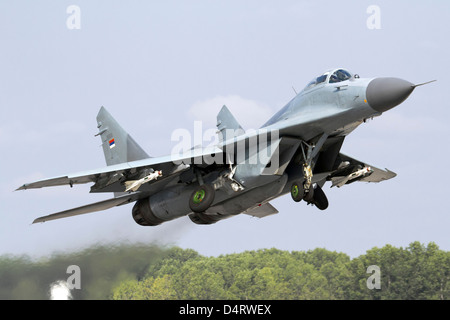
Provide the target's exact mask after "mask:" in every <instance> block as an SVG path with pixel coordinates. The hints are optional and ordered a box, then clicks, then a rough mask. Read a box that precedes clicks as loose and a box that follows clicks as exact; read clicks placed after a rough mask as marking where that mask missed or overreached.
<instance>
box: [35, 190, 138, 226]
mask: <svg viewBox="0 0 450 320" xmlns="http://www.w3.org/2000/svg"><path fill="white" fill-rule="evenodd" d="M137 199H138V197H137V196H136V194H129V195H124V196H121V197H117V198H112V199H108V200H104V201H100V202H95V203H91V204H88V205H85V206H82V207H78V208H74V209H69V210H65V211H61V212H58V213H54V214H50V215H48V216H44V217H40V218H37V219H35V220H34V221H33V223H39V222H46V221H50V220H56V219H62V218H67V217H72V216H76V215H80V214H85V213H91V212H97V211H102V210H106V209H110V208H113V207H117V206H120V205H123V204H127V203H129V202H132V201H136V200H137Z"/></svg>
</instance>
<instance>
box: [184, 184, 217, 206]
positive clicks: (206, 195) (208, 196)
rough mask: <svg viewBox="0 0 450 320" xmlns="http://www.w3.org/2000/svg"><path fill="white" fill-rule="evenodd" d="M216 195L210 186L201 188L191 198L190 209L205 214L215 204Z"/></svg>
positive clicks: (206, 185) (204, 185)
mask: <svg viewBox="0 0 450 320" xmlns="http://www.w3.org/2000/svg"><path fill="white" fill-rule="evenodd" d="M215 193H216V192H215V190H214V188H213V187H212V186H210V185H208V184H203V185H201V186H199V187H198V188H197V189H196V190H194V192H192V194H191V196H190V198H189V208H190V209H191V210H192V211H193V212H197V213H201V212H204V211H205V210H206V209H208V208H209V207H210V206H211V204H212V203H213V201H214V196H215Z"/></svg>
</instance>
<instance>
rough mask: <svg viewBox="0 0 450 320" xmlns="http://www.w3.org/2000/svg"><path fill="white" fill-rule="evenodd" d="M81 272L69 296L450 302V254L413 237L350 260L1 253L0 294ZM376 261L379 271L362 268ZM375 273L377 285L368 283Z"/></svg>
mask: <svg viewBox="0 0 450 320" xmlns="http://www.w3.org/2000/svg"><path fill="white" fill-rule="evenodd" d="M71 265H76V266H78V267H79V268H78V269H79V270H81V274H80V279H81V289H73V290H71V296H72V298H73V299H120V300H133V299H136V300H164V299H169V300H171V299H188V300H196V299H208V300H211V299H221V300H222V299H223V300H226V299H234V300H255V299H257V300H264V299H273V300H281V299H282V300H289V299H309V300H317V299H321V300H360V299H402V300H408V299H433V300H449V299H450V252H448V251H444V250H441V249H439V247H438V246H437V245H436V244H435V243H433V242H431V243H429V244H427V245H425V244H421V243H419V242H413V243H411V244H410V245H409V246H408V247H406V248H402V247H400V248H397V247H394V246H391V245H385V246H384V247H382V248H377V247H375V248H372V249H370V250H368V251H367V252H366V253H365V254H363V255H361V256H359V257H356V258H353V259H351V258H350V257H349V256H348V255H347V254H345V253H340V252H335V251H329V250H326V249H323V248H317V249H314V250H309V251H285V250H279V249H261V250H253V251H245V252H242V253H234V254H226V255H220V256H217V257H207V256H203V255H200V254H199V253H198V252H196V251H195V250H192V249H181V248H178V247H162V246H156V245H148V244H119V245H113V246H105V245H97V246H93V247H90V248H86V249H83V250H80V251H78V252H72V253H55V254H53V255H51V256H50V257H41V258H38V259H32V258H30V257H28V256H11V255H2V256H0V299H1V300H5V299H49V297H50V295H49V291H50V287H51V285H52V283H54V282H55V281H58V280H65V279H68V278H69V276H70V274H68V273H67V267H68V266H71ZM370 266H376V267H377V268H378V270H379V273H378V274H376V273H371V272H369V273H368V267H370ZM374 277H378V279H375V280H378V281H379V289H377V288H373V289H370V288H369V287H371V286H370V285H368V284H370V283H372V282H371V281H372V280H371V279H372V278H374Z"/></svg>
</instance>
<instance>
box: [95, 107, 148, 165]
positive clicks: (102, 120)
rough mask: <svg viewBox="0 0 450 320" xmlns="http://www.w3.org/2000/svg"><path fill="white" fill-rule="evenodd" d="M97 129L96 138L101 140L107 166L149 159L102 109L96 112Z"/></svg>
mask: <svg viewBox="0 0 450 320" xmlns="http://www.w3.org/2000/svg"><path fill="white" fill-rule="evenodd" d="M97 128H98V130H99V132H98V133H97V134H96V136H98V135H99V136H100V137H101V139H102V147H103V153H104V155H105V160H106V164H107V165H108V166H111V165H114V164H119V163H124V162H130V161H136V160H142V159H147V158H149V155H148V154H147V153H146V152H145V151H144V150H143V149H142V148H141V147H140V146H139V145H138V144H137V143H136V141H134V139H133V138H132V137H131V136H130V135H129V134H128V133H127V132H126V131H125V130H124V129H123V128H122V127H121V126H120V125H119V123H118V122H117V121H116V120H115V119H114V118H113V117H112V116H111V114H110V113H109V112H108V111H107V110H106V109H105V108H104V107H101V108H100V111H99V112H98V115H97Z"/></svg>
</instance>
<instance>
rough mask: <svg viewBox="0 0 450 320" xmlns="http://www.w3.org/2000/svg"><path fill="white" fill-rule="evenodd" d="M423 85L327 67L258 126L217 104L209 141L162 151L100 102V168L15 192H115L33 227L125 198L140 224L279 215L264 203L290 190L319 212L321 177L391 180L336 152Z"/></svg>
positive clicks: (323, 204)
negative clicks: (147, 147) (142, 141)
mask: <svg viewBox="0 0 450 320" xmlns="http://www.w3.org/2000/svg"><path fill="white" fill-rule="evenodd" d="M423 84H425V83H423ZM423 84H417V85H415V84H412V83H410V82H409V81H406V80H402V79H399V78H392V77H383V78H360V77H359V76H358V75H357V74H352V73H351V72H349V71H348V70H346V69H343V68H337V69H333V70H329V71H326V72H324V73H323V74H320V75H319V76H317V77H314V78H313V80H312V81H311V82H309V83H308V84H307V86H306V87H305V88H304V89H303V90H302V91H301V92H300V93H298V94H296V95H295V97H294V98H293V99H292V100H291V101H289V102H288V103H287V104H286V105H285V106H284V107H283V108H282V109H281V110H280V111H278V112H277V113H276V114H275V115H273V116H272V117H271V118H270V119H269V120H268V121H267V122H266V123H265V124H264V125H263V126H262V127H261V128H259V129H258V130H247V131H244V130H243V128H242V127H241V125H240V124H239V123H238V121H237V120H236V119H235V117H234V116H233V115H232V114H231V112H230V111H229V110H228V108H227V107H226V106H223V107H222V109H221V110H220V112H219V114H218V115H217V129H218V131H217V137H218V139H217V140H216V143H215V144H213V145H211V146H208V147H202V148H192V149H189V150H182V152H178V153H172V154H171V155H168V156H163V157H150V156H149V155H148V154H147V153H146V152H145V151H144V150H143V149H142V148H141V147H140V146H139V145H138V144H137V143H136V142H135V140H134V139H133V138H132V137H131V136H130V135H129V134H128V133H127V132H126V131H125V130H124V129H123V128H122V127H121V126H120V125H119V124H118V123H117V121H116V120H115V119H114V118H113V117H112V116H111V115H110V113H109V112H108V111H107V110H106V109H105V108H104V107H101V108H100V111H99V113H98V115H97V128H98V133H97V134H96V136H100V138H101V141H102V147H103V152H104V156H105V159H106V164H107V166H105V167H102V168H99V169H95V170H88V171H84V172H80V173H75V174H68V175H63V176H58V177H55V178H51V179H45V180H41V181H37V182H33V183H26V184H24V185H23V186H21V187H20V188H18V189H17V190H25V189H33V188H42V187H51V186H62V185H68V186H70V187H72V186H73V185H76V184H84V183H92V184H93V185H92V186H91V190H90V191H91V192H93V193H97V192H112V193H114V197H113V198H111V199H108V200H103V201H100V202H96V203H92V204H88V205H85V206H81V207H78V208H74V209H70V210H65V211H62V212H58V213H54V214H50V215H47V216H43V217H40V218H37V219H35V220H34V221H33V223H37V222H45V221H49V220H54V219H59V218H65V217H70V216H75V215H80V214H85V213H90V212H96V211H100V210H105V209H109V208H112V207H115V206H122V205H125V204H129V203H132V202H133V203H135V204H134V207H133V209H132V217H133V218H134V220H135V221H136V223H138V224H139V225H141V226H156V225H160V224H161V223H164V222H166V221H170V220H173V219H176V218H180V217H184V216H188V217H189V218H190V219H191V220H192V222H194V223H196V224H212V223H215V222H217V221H219V220H222V219H226V218H229V217H232V216H235V215H238V214H241V213H245V214H248V215H251V216H255V217H260V218H262V217H265V216H267V215H271V214H275V213H278V210H277V209H275V208H274V207H273V206H272V205H271V204H270V201H271V200H273V199H275V198H277V197H280V196H283V195H286V194H288V193H289V194H290V195H291V197H292V200H294V202H300V201H303V202H304V203H307V204H311V205H313V206H315V207H317V208H318V209H320V210H325V209H327V208H328V200H327V197H326V195H325V193H324V191H323V189H322V188H323V186H324V185H325V183H326V182H327V181H330V182H331V184H332V186H338V187H342V186H344V185H346V184H348V183H353V182H356V181H363V182H380V181H383V180H388V179H391V178H393V177H395V176H396V174H395V173H394V172H392V171H390V170H387V169H386V170H382V169H379V168H376V167H375V166H373V165H369V164H366V163H365V162H362V161H359V160H356V159H354V158H352V157H350V156H347V155H344V154H342V153H341V151H340V150H341V147H342V145H343V142H344V140H345V137H346V136H347V135H349V134H350V133H352V132H353V130H355V129H356V128H357V127H358V126H359V125H361V124H362V123H364V122H366V120H368V119H371V118H374V117H378V116H380V115H382V114H383V113H384V112H386V111H388V110H390V109H392V108H394V107H395V106H397V105H399V104H401V103H402V102H403V101H404V100H405V99H406V98H408V96H409V95H410V94H411V93H412V92H413V90H414V89H415V88H416V87H418V86H420V85H423Z"/></svg>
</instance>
